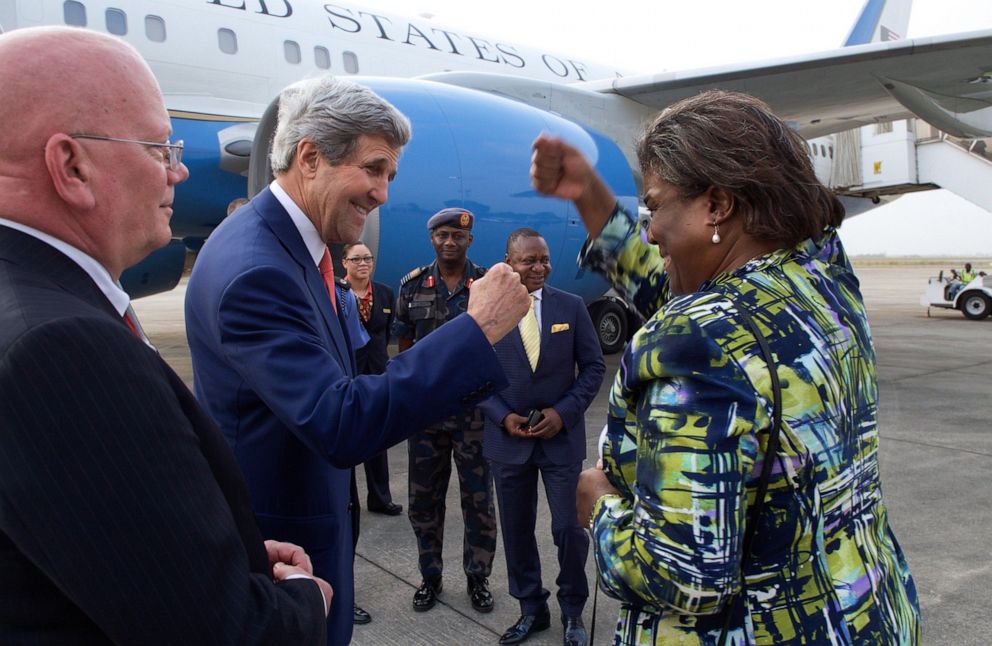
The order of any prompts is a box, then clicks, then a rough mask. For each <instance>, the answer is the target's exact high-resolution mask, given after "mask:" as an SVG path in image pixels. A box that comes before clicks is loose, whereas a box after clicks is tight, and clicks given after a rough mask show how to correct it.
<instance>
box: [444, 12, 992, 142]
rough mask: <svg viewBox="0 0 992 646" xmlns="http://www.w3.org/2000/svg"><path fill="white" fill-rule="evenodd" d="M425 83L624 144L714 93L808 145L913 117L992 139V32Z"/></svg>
mask: <svg viewBox="0 0 992 646" xmlns="http://www.w3.org/2000/svg"><path fill="white" fill-rule="evenodd" d="M425 78H429V79H431V80H435V81H441V82H446V83H454V84H456V85H463V86H467V87H474V88H476V89H480V90H487V91H491V92H496V93H499V94H504V95H508V96H511V97H513V98H516V99H518V100H521V101H524V102H526V103H530V104H532V105H536V106H538V107H542V108H544V109H547V110H551V111H553V112H556V113H559V114H562V115H563V116H566V117H568V118H571V119H574V120H576V121H579V122H581V123H585V124H587V125H589V126H592V127H594V128H597V129H600V130H602V131H603V132H604V133H606V134H607V135H609V136H611V137H612V138H613V139H614V140H615V141H617V143H618V144H620V145H621V147H628V146H629V145H630V142H632V141H634V140H635V139H636V136H637V134H638V131H639V130H640V128H641V127H642V125H643V123H644V121H645V120H646V119H648V118H650V116H651V115H652V114H654V113H656V112H657V111H658V110H660V109H662V108H664V107H665V106H667V105H669V104H670V103H672V102H673V101H677V100H678V99H681V98H684V97H687V96H691V95H693V94H696V93H698V92H700V91H703V90H707V89H714V88H719V89H725V90H738V91H742V92H747V93H749V94H753V95H755V96H758V97H760V98H762V99H763V100H765V101H766V102H767V103H768V104H769V105H770V106H771V107H772V109H773V110H774V111H775V113H776V114H778V115H779V116H780V117H782V118H783V119H785V120H787V121H789V122H790V123H792V124H794V125H795V127H796V128H797V129H798V131H799V132H800V133H801V134H802V135H803V136H805V137H809V138H812V137H818V136H822V135H826V134H830V133H833V132H839V131H842V130H850V129H852V128H857V127H860V126H863V125H867V124H871V123H876V122H884V121H893V120H896V119H904V118H908V117H912V116H917V117H920V118H922V119H924V120H925V121H927V122H929V123H931V124H932V125H934V126H936V127H937V128H939V129H941V130H943V131H945V132H948V133H950V134H952V135H955V136H958V137H986V136H990V135H992V30H986V31H980V32H973V33H968V34H955V35H948V36H937V37H929V38H916V39H912V40H901V41H890V42H882V43H870V44H866V45H857V46H853V47H844V48H841V49H837V50H833V51H829V52H823V53H817V54H808V55H801V56H795V57H789V58H781V59H774V60H770V61H765V62H759V63H741V64H735V65H728V66H722V67H713V68H706V69H698V70H689V71H679V72H666V73H662V74H652V75H644V76H630V77H624V78H616V79H606V80H602V81H590V82H587V83H580V84H573V85H565V84H561V85H555V84H551V83H546V82H539V81H528V80H526V79H516V78H508V77H497V76H496V75H484V74H478V73H475V74H473V73H460V72H448V73H443V74H432V75H429V76H427V77H425Z"/></svg>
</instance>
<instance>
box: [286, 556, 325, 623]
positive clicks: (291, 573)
mask: <svg viewBox="0 0 992 646" xmlns="http://www.w3.org/2000/svg"><path fill="white" fill-rule="evenodd" d="M288 579H310V580H311V581H313V582H314V583H316V584H317V587H318V588H320V592H321V593H322V594H323V597H324V616H325V617H326V616H327V615H328V613H330V612H331V599H332V598H333V597H334V590H333V589H331V584H330V583H328V582H327V581H325V580H323V579H321V578H320V577H317V576H313V574H312V573H310V572H307V571H306V570H304V569H303V568H301V567H296V566H295V565H286V564H285V563H276V564H274V565H273V566H272V580H273V581H275V582H277V583H278V582H280V581H286V580H288Z"/></svg>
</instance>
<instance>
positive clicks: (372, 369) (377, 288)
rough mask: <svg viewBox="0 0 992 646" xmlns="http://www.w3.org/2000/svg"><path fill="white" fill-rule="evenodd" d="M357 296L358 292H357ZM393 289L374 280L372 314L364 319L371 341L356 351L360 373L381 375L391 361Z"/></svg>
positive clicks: (394, 305) (356, 361)
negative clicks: (390, 334) (390, 339)
mask: <svg viewBox="0 0 992 646" xmlns="http://www.w3.org/2000/svg"><path fill="white" fill-rule="evenodd" d="M355 296H356V297H357V296H358V294H355ZM395 307H396V297H394V296H393V290H392V289H390V288H389V287H388V286H387V285H383V284H382V283H377V282H374V281H373V282H372V314H371V316H369V320H368V321H363V325H364V326H365V331H366V332H368V333H369V342H368V343H367V344H365V347H362V348H359V349H358V350H356V351H355V363H356V364H357V365H358V374H360V375H379V374H382V372H383V371H384V370H385V369H386V362H387V361H389V330H390V328H392V326H393V308H395Z"/></svg>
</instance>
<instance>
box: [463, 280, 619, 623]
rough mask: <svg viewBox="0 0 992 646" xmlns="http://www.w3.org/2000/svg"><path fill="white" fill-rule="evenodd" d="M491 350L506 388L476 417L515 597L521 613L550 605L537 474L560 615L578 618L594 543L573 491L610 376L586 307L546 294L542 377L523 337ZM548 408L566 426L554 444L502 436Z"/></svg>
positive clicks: (569, 298) (511, 337) (549, 290)
mask: <svg viewBox="0 0 992 646" xmlns="http://www.w3.org/2000/svg"><path fill="white" fill-rule="evenodd" d="M494 347H495V350H496V355H497V357H499V362H500V365H501V366H503V370H504V371H505V372H506V376H507V378H508V379H509V381H510V385H509V387H507V388H505V389H503V390H500V391H499V392H498V394H496V395H495V396H493V397H491V398H490V399H488V400H486V401H485V402H483V403H482V404H480V408H481V409H482V411H483V413H484V414H485V417H486V425H485V444H484V449H483V453H484V455H485V456H486V458H488V459H489V460H490V461H491V464H492V471H493V481H494V483H495V485H496V496H497V499H498V500H499V519H500V529H501V530H502V532H503V546H504V549H505V550H506V567H507V574H508V578H509V588H510V594H512V595H513V596H514V597H515V598H517V599H518V600H520V606H521V611H522V614H536V613H537V612H538V611H539V610H540V609H541V608H542V607H543V606H544V605H545V604H546V603H547V598H548V596H549V593H548V591H547V590H546V589H544V588H543V586H542V584H541V561H540V557H539V555H538V553H537V541H536V539H535V537H534V527H535V522H536V518H537V474H538V473H539V472H540V474H541V478H542V480H543V481H544V487H545V492H546V494H547V498H548V505H549V506H550V508H551V531H552V534H553V537H554V542H555V545H556V546H557V548H558V565H559V575H558V579H557V583H558V602H559V605H560V606H561V609H562V613H563V614H564V615H567V616H579V615H581V613H582V608H583V605H584V604H585V600H586V597H587V596H588V594H589V590H588V585H587V583H586V576H585V561H586V555H587V554H588V551H589V538H588V536H587V535H586V532H585V531H584V530H583V529H582V528H581V527H580V526H579V524H578V521H577V520H576V508H575V488H576V485H577V483H578V476H579V472H580V471H581V468H582V461H583V460H584V459H585V456H586V441H585V419H584V415H585V411H586V409H587V408H588V407H589V404H590V403H591V402H592V400H593V398H594V397H595V396H596V393H597V392H598V391H599V386H600V384H601V383H602V381H603V372H604V371H605V369H606V366H605V364H604V363H603V354H602V351H601V350H600V346H599V340H598V338H597V337H596V332H595V330H594V329H593V326H592V321H591V320H590V318H589V313H588V312H587V311H586V307H585V304H584V303H583V302H582V299H581V298H579V297H578V296H575V295H574V294H569V293H568V292H563V291H560V290H557V289H555V288H553V287H548V286H545V287H544V289H543V290H542V300H541V351H540V358H539V360H538V363H537V369H536V370H533V371H532V370H531V367H530V362H529V361H528V360H527V353H526V351H525V350H524V346H523V342H522V341H521V339H520V332H519V330H513V331H511V332H510V333H509V334H508V335H506V336H505V337H504V338H503V339H502V340H501V341H500V342H499V343H497V344H496V345H495V346H494ZM548 407H553V408H554V409H555V410H556V411H557V412H558V414H559V415H560V416H561V419H562V422H563V423H564V427H563V428H562V430H561V431H560V432H559V433H558V434H557V435H555V436H554V437H553V438H551V439H550V440H542V439H527V438H518V437H513V436H511V435H510V434H509V433H507V432H506V431H505V430H504V429H503V425H502V421H503V418H505V417H506V415H507V414H508V413H510V412H514V413H517V414H519V415H523V416H524V417H526V416H527V413H528V412H529V411H530V410H531V409H538V410H540V409H543V408H548Z"/></svg>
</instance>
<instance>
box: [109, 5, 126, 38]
mask: <svg viewBox="0 0 992 646" xmlns="http://www.w3.org/2000/svg"><path fill="white" fill-rule="evenodd" d="M105 15H106V18H107V31H109V32H110V33H112V34H113V35H115V36H123V35H124V34H126V33H127V14H126V13H124V12H123V11H121V10H120V9H107V13H106V14H105Z"/></svg>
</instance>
